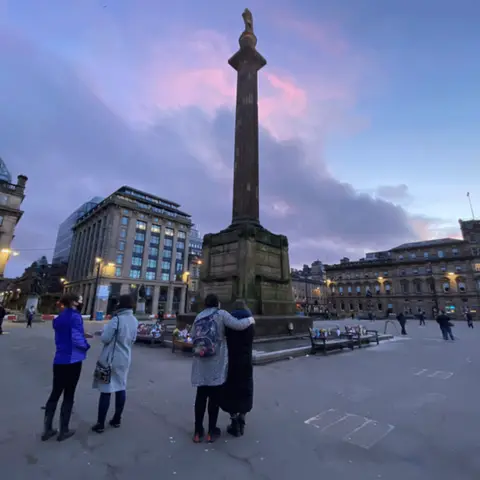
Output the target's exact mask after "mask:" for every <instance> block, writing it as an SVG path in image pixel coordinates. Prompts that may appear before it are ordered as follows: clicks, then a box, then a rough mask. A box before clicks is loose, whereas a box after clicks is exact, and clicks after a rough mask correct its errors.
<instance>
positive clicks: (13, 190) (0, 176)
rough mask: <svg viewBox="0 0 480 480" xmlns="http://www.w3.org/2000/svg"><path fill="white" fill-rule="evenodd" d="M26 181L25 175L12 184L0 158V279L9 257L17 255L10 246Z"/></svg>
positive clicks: (20, 211) (18, 217) (20, 216)
mask: <svg viewBox="0 0 480 480" xmlns="http://www.w3.org/2000/svg"><path fill="white" fill-rule="evenodd" d="M27 180H28V179H27V177H26V176H25V175H19V176H18V177H17V183H16V184H14V183H12V176H11V174H10V172H9V171H8V168H7V166H6V165H5V163H4V161H3V160H2V159H1V158H0V277H3V274H4V272H5V267H6V265H7V262H8V260H9V259H10V257H11V256H12V255H16V254H17V252H15V251H13V250H12V249H11V244H12V240H13V239H14V237H15V228H16V226H17V224H18V222H19V221H20V219H21V218H22V215H23V211H22V210H21V206H22V202H23V200H24V198H25V186H26V184H27Z"/></svg>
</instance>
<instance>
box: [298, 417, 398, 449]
mask: <svg viewBox="0 0 480 480" xmlns="http://www.w3.org/2000/svg"><path fill="white" fill-rule="evenodd" d="M305 423H306V424H307V425H312V426H313V427H315V428H318V429H320V432H321V433H326V434H328V435H331V436H332V437H335V438H338V439H340V440H344V441H347V442H349V443H351V444H353V445H357V446H359V447H362V448H365V449H367V450H368V449H370V448H372V447H373V446H374V445H375V444H377V443H378V442H380V441H381V440H383V439H384V438H385V437H386V436H387V435H388V434H389V433H390V432H391V431H392V430H393V429H394V428H395V427H394V426H393V425H388V424H382V423H381V422H377V421H375V420H372V419H371V418H367V417H362V416H361V415H356V414H354V413H343V412H339V411H337V410H335V409H333V408H331V409H329V410H326V411H325V412H322V413H320V414H319V415H317V416H315V417H312V418H309V419H308V420H306V421H305Z"/></svg>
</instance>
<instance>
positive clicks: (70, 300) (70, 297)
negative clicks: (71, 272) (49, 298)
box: [60, 293, 78, 308]
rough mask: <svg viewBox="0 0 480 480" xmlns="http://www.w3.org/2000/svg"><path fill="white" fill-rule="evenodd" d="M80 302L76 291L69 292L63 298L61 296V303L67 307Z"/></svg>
mask: <svg viewBox="0 0 480 480" xmlns="http://www.w3.org/2000/svg"><path fill="white" fill-rule="evenodd" d="M77 302H78V295H77V294H76V293H67V294H66V295H64V296H63V297H62V298H60V305H63V306H64V307H65V308H72V307H73V306H74V303H77Z"/></svg>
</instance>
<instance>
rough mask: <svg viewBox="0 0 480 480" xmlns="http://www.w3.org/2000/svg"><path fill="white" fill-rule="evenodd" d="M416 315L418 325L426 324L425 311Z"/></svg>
mask: <svg viewBox="0 0 480 480" xmlns="http://www.w3.org/2000/svg"><path fill="white" fill-rule="evenodd" d="M418 317H419V319H420V326H425V325H426V323H425V312H420V314H419V315H418Z"/></svg>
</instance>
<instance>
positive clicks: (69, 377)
mask: <svg viewBox="0 0 480 480" xmlns="http://www.w3.org/2000/svg"><path fill="white" fill-rule="evenodd" d="M81 372H82V362H77V363H68V364H64V365H53V387H52V393H51V394H50V397H48V400H47V404H46V409H47V410H53V411H54V410H55V409H56V408H57V404H58V401H59V400H60V397H61V396H62V394H63V403H64V405H68V406H70V407H72V406H73V402H74V399H75V390H76V389H77V384H78V380H79V379H80V373H81Z"/></svg>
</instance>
